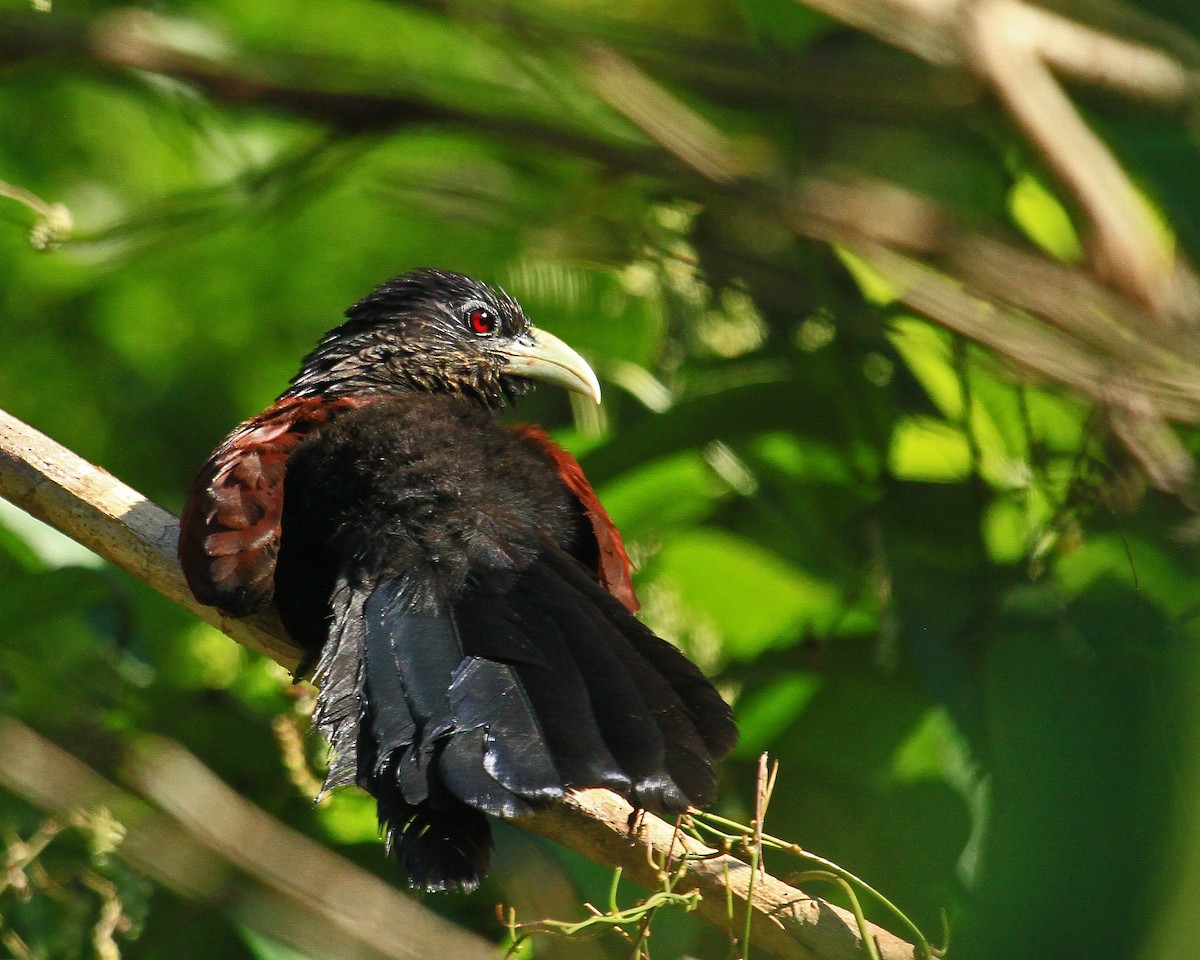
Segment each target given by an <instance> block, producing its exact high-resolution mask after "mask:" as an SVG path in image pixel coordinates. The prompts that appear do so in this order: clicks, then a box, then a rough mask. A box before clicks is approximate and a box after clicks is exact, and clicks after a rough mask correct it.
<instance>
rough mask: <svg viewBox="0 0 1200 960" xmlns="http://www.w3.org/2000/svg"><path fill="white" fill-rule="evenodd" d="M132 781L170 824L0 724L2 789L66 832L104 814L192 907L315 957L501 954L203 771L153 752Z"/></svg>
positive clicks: (186, 760)
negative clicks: (219, 910)
mask: <svg viewBox="0 0 1200 960" xmlns="http://www.w3.org/2000/svg"><path fill="white" fill-rule="evenodd" d="M131 770H132V773H131V779H132V780H133V781H134V782H135V783H136V784H137V785H138V786H139V787H141V788H143V792H144V793H145V795H146V796H148V797H149V798H150V799H151V800H153V801H154V802H155V803H156V804H158V806H159V807H161V808H162V809H163V810H165V811H166V812H162V811H161V810H156V809H154V808H153V807H151V806H150V805H149V804H147V803H145V802H144V801H143V800H141V799H139V798H138V797H137V796H135V795H133V794H132V793H129V792H128V791H126V790H122V789H121V788H120V787H117V786H116V785H114V784H112V783H110V782H109V781H107V780H105V779H104V778H103V777H101V776H100V775H99V774H98V773H96V772H95V771H93V770H92V769H90V768H89V767H87V766H86V765H84V764H83V763H81V762H80V761H79V760H77V759H76V758H74V757H72V756H71V755H70V754H69V753H67V752H66V751H65V750H63V749H61V748H60V747H57V746H55V745H54V744H52V743H50V742H49V741H47V740H46V739H44V738H43V737H41V736H39V735H38V734H36V733H34V732H33V731H32V730H30V729H29V728H28V727H26V726H24V725H23V724H21V723H19V722H18V721H16V720H14V719H12V718H11V717H5V716H3V715H0V786H3V787H5V788H6V789H8V790H10V791H12V792H13V793H16V794H17V795H19V796H21V797H23V798H24V799H26V800H27V801H28V802H30V803H32V804H35V805H36V806H38V807H40V808H41V809H43V810H46V811H49V812H51V813H53V814H55V815H56V816H59V817H61V818H62V819H63V820H69V819H71V818H72V817H73V816H75V815H76V814H79V813H85V814H87V813H94V812H95V811H97V810H99V809H101V808H103V809H106V810H108V811H110V812H111V814H112V815H113V816H114V817H115V818H116V820H117V821H118V822H119V823H120V824H121V826H122V827H123V828H124V830H125V835H124V838H123V839H122V840H121V842H120V843H119V845H118V846H117V847H116V851H115V852H116V853H117V855H118V856H120V857H121V858H122V859H123V860H125V862H126V863H128V864H129V865H130V866H131V867H133V868H134V869H135V870H137V871H139V872H140V873H143V874H145V875H146V876H147V877H150V878H151V879H153V880H155V881H156V882H158V883H161V884H163V885H164V886H166V887H169V888H170V889H172V890H175V891H177V892H179V893H181V894H183V895H184V896H187V897H190V898H192V899H196V900H200V901H202V902H205V903H211V904H216V905H223V906H225V907H226V908H227V909H229V910H231V911H232V913H233V914H234V916H235V917H236V918H237V920H238V921H239V922H240V923H244V924H245V925H246V926H248V927H249V928H250V929H252V930H255V931H257V932H258V933H260V934H263V935H265V936H268V937H271V938H272V939H275V940H279V941H282V942H284V943H287V944H289V945H291V946H293V947H295V948H296V949H298V950H301V951H303V952H305V953H306V954H307V955H310V956H328V957H337V958H339V960H424V958H427V957H430V956H435V955H436V956H438V957H440V958H445V960H486V958H490V957H494V956H495V947H494V946H493V945H492V944H491V943H489V942H488V941H486V940H484V939H483V938H482V937H479V936H477V935H475V934H473V933H469V932H467V931H465V930H461V929H459V928H457V927H455V926H454V925H453V924H451V923H449V922H447V921H445V920H443V919H442V918H441V917H438V916H436V915H435V914H433V913H431V912H430V911H429V910H426V909H425V908H424V907H422V906H421V905H420V904H418V903H416V902H414V901H413V900H411V899H410V898H408V897H405V896H404V895H402V894H400V893H398V892H397V891H395V890H394V889H392V888H391V887H389V886H388V885H387V884H386V883H384V882H383V881H381V880H379V879H378V878H376V877H373V876H371V875H370V874H369V873H367V872H366V871H364V870H362V869H361V868H359V867H356V866H354V865H353V864H351V863H349V862H348V861H346V860H344V859H342V858H341V857H338V856H336V855H335V854H333V853H331V852H330V851H329V850H327V849H325V848H324V847H322V846H321V845H320V844H318V843H314V842H313V841H312V840H309V839H308V838H307V837H303V836H301V835H300V834H298V833H296V832H295V831H294V830H290V829H289V828H287V827H285V826H283V825H282V824H280V823H279V822H278V821H276V820H274V819H273V818H271V817H268V816H267V815H266V814H264V813H263V812H262V811H261V810H258V809H257V808H256V807H254V806H253V805H251V804H249V803H247V802H246V801H245V800H243V799H242V798H241V797H239V796H237V794H235V793H233V791H231V790H230V789H229V788H228V787H226V786H225V785H224V784H222V783H221V782H220V781H218V780H217V779H216V777H214V776H213V774H212V773H211V772H210V771H209V770H208V769H207V768H205V767H204V766H203V765H202V764H201V763H200V762H199V761H198V760H196V759H195V758H194V757H192V756H191V755H190V754H187V753H186V751H184V750H183V749H182V748H181V747H179V746H177V745H175V744H170V743H168V742H166V741H158V740H147V741H145V742H143V743H142V744H141V745H140V746H139V748H138V750H137V751H136V753H135V755H134V759H133V761H132V763H131Z"/></svg>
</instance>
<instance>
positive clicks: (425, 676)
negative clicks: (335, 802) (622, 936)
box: [314, 545, 734, 890]
mask: <svg viewBox="0 0 1200 960" xmlns="http://www.w3.org/2000/svg"><path fill="white" fill-rule="evenodd" d="M332 606H333V622H332V626H331V629H330V636H329V642H328V643H327V644H326V646H325V650H324V651H323V655H322V657H321V662H320V665H319V666H318V670H317V677H318V679H319V680H320V681H321V682H322V684H323V686H322V690H321V694H320V697H319V698H318V702H317V710H316V713H315V714H314V717H315V720H316V725H317V726H318V728H319V729H320V730H321V732H322V733H323V734H325V736H326V737H327V739H328V740H329V742H330V745H331V747H332V748H333V762H332V764H331V768H330V773H329V777H328V778H327V779H326V789H328V788H331V787H334V786H338V785H340V784H343V783H347V782H350V781H351V780H354V781H356V782H357V783H358V784H359V785H360V786H362V787H363V788H364V789H366V790H368V791H369V792H370V793H371V794H372V795H373V796H374V797H375V799H376V802H377V804H378V811H379V819H380V823H381V824H382V825H383V827H384V829H385V832H386V837H387V842H388V845H389V847H390V848H391V849H392V850H393V852H394V853H395V854H396V856H397V858H398V859H399V860H400V862H401V864H402V865H403V867H404V870H405V871H406V872H407V874H408V876H409V879H410V881H411V882H412V884H413V886H415V887H418V888H420V889H423V890H452V889H460V890H473V889H475V888H476V887H477V886H478V885H479V883H480V881H481V880H482V878H483V875H484V874H485V872H486V870H487V865H488V859H489V856H490V850H491V836H490V831H489V829H488V824H487V819H486V817H485V814H493V815H497V816H505V817H512V816H517V815H523V814H527V813H529V812H532V811H533V810H534V809H536V807H538V806H539V805H542V804H544V803H546V802H549V801H552V800H554V799H557V798H559V797H561V796H562V794H563V792H564V790H565V789H567V788H569V787H579V788H583V787H593V786H604V787H608V788H609V789H612V790H615V791H616V792H618V793H620V794H622V795H624V796H625V797H627V798H628V799H630V800H631V801H632V802H634V803H635V804H636V805H638V806H645V807H650V808H653V809H659V810H682V809H685V808H686V807H687V806H688V805H689V804H695V805H703V804H705V803H708V802H710V801H711V799H712V796H713V794H714V792H715V780H714V776H713V771H712V763H713V758H714V756H718V755H720V754H722V753H724V752H726V751H727V750H728V749H729V747H730V746H731V745H732V742H733V739H734V734H733V725H732V719H731V715H730V711H729V708H728V707H727V706H725V704H724V701H723V700H721V698H720V697H719V695H718V694H717V693H716V692H715V691H714V690H713V689H712V688H711V686H709V684H708V681H707V680H705V679H704V678H703V676H702V675H701V674H700V672H699V670H698V669H697V668H696V667H694V666H693V665H692V664H691V663H690V662H689V661H688V660H686V658H684V657H683V655H682V654H680V653H679V652H678V651H677V650H675V649H674V648H673V647H671V646H670V645H669V644H667V643H666V642H665V641H662V640H660V639H659V638H658V637H656V636H654V634H653V633H651V632H650V631H649V630H648V629H647V628H645V627H644V626H643V625H642V624H641V623H640V622H639V621H638V620H637V619H636V618H634V617H633V615H632V614H630V613H629V612H628V611H627V610H626V609H625V608H624V607H623V606H622V605H621V604H620V603H619V602H617V601H616V600H614V599H613V598H612V597H610V596H609V595H608V594H607V593H606V592H605V590H604V588H603V587H601V586H600V585H599V584H598V583H597V582H596V581H595V580H594V579H593V578H591V577H590V576H589V574H588V572H587V571H586V570H584V569H583V568H582V567H581V566H580V565H579V564H578V562H577V561H575V560H574V559H573V558H571V557H569V556H568V555H566V554H565V553H562V552H561V551H560V550H559V549H558V548H557V547H555V546H552V545H547V546H546V548H545V551H544V552H543V553H542V555H541V556H540V557H539V558H538V559H537V560H535V561H534V562H533V563H532V564H531V565H530V566H528V567H527V568H525V569H524V570H522V571H519V572H513V571H509V572H508V573H506V574H504V575H501V576H493V577H490V578H486V579H485V580H484V581H483V582H482V583H474V584H472V585H471V586H470V587H469V588H468V589H467V591H466V592H465V593H464V594H463V595H461V596H460V597H458V598H457V599H456V600H454V602H449V601H446V600H444V599H440V597H439V590H438V589H437V583H436V580H435V579H434V578H433V577H427V578H426V579H424V580H420V581H418V580H416V579H414V578H413V577H412V576H411V575H410V576H407V577H393V578H388V579H384V580H381V581H379V582H377V583H371V582H365V583H361V584H352V583H349V582H347V581H346V580H344V579H343V580H339V582H338V586H337V589H336V591H335V593H334V596H333V601H332Z"/></svg>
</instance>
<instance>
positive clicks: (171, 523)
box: [0, 412, 914, 960]
mask: <svg viewBox="0 0 1200 960" xmlns="http://www.w3.org/2000/svg"><path fill="white" fill-rule="evenodd" d="M0 496H3V497H4V498H5V499H7V500H10V501H12V502H13V503H14V504H16V505H17V506H19V507H21V508H22V509H23V510H25V511H27V512H28V513H30V514H32V515H33V516H35V517H37V518H38V519H39V520H42V521H44V522H46V523H48V524H50V525H51V526H53V527H55V528H57V529H58V530H60V531H61V532H63V533H65V534H66V535H67V536H69V537H71V538H72V539H74V540H76V541H78V542H79V543H81V544H83V545H84V546H86V547H88V548H89V549H91V550H93V551H95V552H96V553H98V554H99V555H100V556H102V557H104V558H105V559H106V560H109V561H111V562H112V563H114V564H116V565H117V566H119V567H120V568H121V569H123V570H125V571H127V572H128V573H130V574H132V575H133V576H134V577H136V578H137V579H138V580H141V581H142V582H143V583H145V584H147V585H148V586H150V587H152V588H153V589H155V590H158V591H159V592H160V593H162V594H163V595H164V596H167V597H168V598H170V599H171V600H174V601H175V602H176V603H178V604H180V605H181V606H183V607H185V608H187V609H188V610H190V611H192V612H193V613H195V614H196V615H197V616H200V617H203V618H204V619H205V620H207V621H208V622H209V623H212V624H213V625H214V626H216V627H217V628H219V629H220V630H222V631H224V632H225V633H226V634H228V635H229V636H230V637H232V638H233V639H234V640H237V641H238V642H239V643H242V644H244V645H246V646H248V647H250V648H251V649H253V650H257V651H260V652H263V653H266V654H267V655H268V656H270V657H272V658H273V659H275V660H277V661H278V662H280V663H282V664H283V665H284V666H287V667H289V668H294V666H295V664H296V659H297V657H296V651H295V650H294V648H293V647H291V646H290V645H289V644H288V643H287V642H286V641H285V640H284V639H283V635H282V632H281V628H280V627H279V626H278V625H277V624H276V623H274V622H273V621H271V620H270V619H268V618H259V619H257V620H256V621H255V622H254V623H253V624H251V623H249V622H247V621H241V620H232V619H229V618H223V617H221V616H219V615H216V614H215V613H214V611H212V610H211V609H210V608H208V607H202V606H200V605H199V604H197V603H196V602H195V600H194V599H193V598H192V596H191V594H190V593H189V592H188V591H187V587H186V585H185V584H184V583H183V579H182V575H181V573H180V571H179V567H178V563H177V561H176V559H175V543H176V537H177V533H178V526H177V523H176V521H175V518H174V517H172V516H171V515H170V514H169V513H167V512H166V511H164V510H162V509H161V508H160V507H158V506H156V505H155V504H153V503H151V502H150V501H149V500H147V499H146V498H145V497H143V496H141V495H140V494H138V493H137V492H136V491H134V490H132V489H131V488H129V487H127V486H126V485H125V484H123V483H121V482H120V481H119V480H117V479H116V478H114V477H113V476H111V475H110V474H108V473H106V472H105V471H103V470H101V469H99V468H98V467H95V466H93V465H91V464H89V463H88V462H87V461H85V460H83V459H81V458H80V457H78V456H76V455H75V454H73V453H71V452H70V451H69V450H66V449H65V448H63V447H62V446H60V445H59V444H56V443H55V442H54V441H53V440H50V439H49V438H48V437H46V436H44V435H42V434H40V433H38V432H37V431H36V430H33V429H32V428H30V427H29V426H27V425H25V424H23V423H21V422H20V421H19V420H16V419H15V418H13V417H11V416H9V415H8V414H6V413H3V412H0ZM0 740H2V741H4V742H5V744H6V745H7V744H8V742H9V741H8V738H7V737H5V736H3V734H2V732H0ZM9 749H15V748H11V747H10V748H9ZM5 757H6V754H4V753H3V752H0V768H4V767H6V766H7V763H6V762H5ZM58 759H60V760H62V762H63V763H64V764H67V761H69V760H70V758H65V759H64V758H58ZM70 762H71V763H75V764H78V762H77V761H73V760H70ZM73 769H74V768H73ZM131 770H132V774H131V776H132V779H133V781H134V782H135V783H136V784H137V786H138V788H139V790H140V791H142V792H143V793H144V794H145V795H146V796H148V797H150V798H151V799H153V800H154V801H155V803H157V804H158V805H159V806H161V807H162V808H164V809H165V810H168V811H169V812H171V813H172V814H173V815H174V816H175V817H177V818H178V819H179V821H180V822H182V823H183V824H184V825H185V826H186V827H187V830H188V832H189V834H190V835H191V836H192V837H194V838H195V839H196V840H197V841H199V842H200V843H202V844H203V845H204V846H205V847H206V848H207V849H211V850H216V851H217V852H219V853H220V854H221V855H222V856H227V857H231V858H232V857H234V856H236V857H237V863H238V865H239V866H240V867H241V868H243V869H245V870H246V871H247V872H249V873H251V874H252V875H254V876H255V877H256V878H258V879H260V880H261V881H263V882H265V883H267V884H268V885H278V884H281V883H291V884H295V885H296V886H295V887H294V892H299V891H300V890H301V889H303V882H302V877H304V876H307V874H306V873H305V870H307V868H305V869H304V870H301V869H300V868H298V867H297V866H296V865H295V864H294V863H292V862H291V861H290V860H286V859H285V861H284V863H286V868H281V866H280V864H279V861H278V860H276V859H274V858H273V857H272V856H271V854H270V851H269V850H268V849H265V848H263V847H262V845H261V844H259V843H256V842H255V841H254V830H255V829H256V827H255V826H254V825H255V824H256V823H258V821H257V819H256V818H257V817H258V816H259V814H257V813H253V814H251V813H247V812H246V811H244V810H243V811H242V813H241V814H239V816H238V818H235V819H234V820H233V821H232V822H233V823H239V822H240V823H242V824H243V827H234V826H228V832H227V825H229V824H230V823H231V821H230V819H229V814H228V813H227V812H226V811H228V810H230V809H232V808H237V804H240V803H244V801H241V800H240V799H239V798H237V797H236V795H235V794H233V793H232V791H229V790H228V788H227V787H224V786H223V785H221V784H219V783H216V782H214V781H213V780H212V779H211V775H210V774H207V771H204V770H203V768H202V767H200V765H199V764H198V762H197V761H195V760H194V758H190V757H188V756H186V755H184V754H181V753H180V752H179V751H178V749H170V750H168V749H166V748H165V747H162V746H159V747H156V748H154V749H153V750H152V751H151V753H150V754H149V755H143V757H142V759H140V760H138V761H136V762H135V763H134V764H133V765H132V766H131ZM75 775H76V776H77V777H78V778H82V779H83V780H87V777H86V776H85V774H84V773H83V772H80V771H78V770H76V771H75ZM89 782H90V781H89ZM79 789H80V790H81V791H83V790H84V788H83V787H80V788H79ZM114 789H115V788H114ZM180 790H183V791H184V792H185V793H190V794H198V795H199V796H200V797H201V802H200V809H203V810H204V811H205V813H204V814H203V815H202V816H197V815H196V814H195V810H196V809H197V808H195V807H190V806H189V805H188V804H189V801H187V800H186V799H184V797H183V794H181V793H180V792H179V791H180ZM64 795H70V792H69V791H65V793H64ZM44 802H45V803H46V804H51V802H52V798H49V797H46V798H44ZM52 808H53V807H52ZM237 809H241V808H237ZM632 812H633V811H632V808H630V806H629V805H628V804H627V803H625V801H623V800H621V799H620V798H619V797H617V796H615V795H614V794H611V793H609V792H608V791H604V790H588V791H583V792H580V793H576V794H573V795H571V796H570V797H569V799H568V800H567V802H565V803H563V804H560V805H557V806H555V807H552V808H550V809H548V810H547V811H545V812H544V813H541V814H539V815H538V816H536V817H532V818H529V819H527V820H524V821H522V824H523V825H524V826H527V827H528V828H529V829H531V830H535V831H536V832H538V833H541V834H543V835H544V836H547V837H550V838H551V839H554V840H556V841H558V842H559V843H561V844H563V845H564V846H567V847H570V848H571V849H573V850H576V851H578V852H579V853H582V854H583V855H584V856H587V857H590V858H591V859H593V860H596V861H598V862H600V863H604V864H610V865H612V866H622V867H624V868H625V870H626V875H627V876H629V877H631V878H632V879H634V880H637V881H640V882H642V883H646V884H650V885H654V884H655V879H656V878H655V873H654V871H653V870H652V869H651V868H650V866H649V864H648V862H647V847H649V848H650V851H651V852H652V853H653V854H654V855H655V856H656V857H657V858H658V859H660V860H662V861H663V862H668V861H670V860H672V859H673V858H676V857H679V856H680V855H681V851H683V850H686V851H687V853H689V854H697V853H700V852H705V853H707V854H712V855H713V858H712V859H705V860H692V861H690V863H689V865H688V868H687V872H686V877H685V879H684V881H683V882H682V884H681V889H689V888H697V889H699V890H700V891H701V892H702V894H703V895H704V898H705V899H704V902H703V904H702V906H701V912H702V914H703V915H704V916H705V917H706V918H707V919H708V920H709V921H710V922H713V923H715V924H717V925H719V926H721V927H723V928H724V927H725V926H726V922H727V921H726V898H727V895H728V896H729V897H730V898H731V900H732V903H733V907H734V912H735V916H738V917H742V916H744V915H745V911H746V910H747V909H750V910H751V911H752V913H753V938H754V942H755V943H756V944H758V945H760V946H761V947H762V948H763V950H764V951H767V952H770V953H771V954H772V955H774V956H777V957H781V958H784V960H840V958H851V957H859V956H861V955H862V947H861V942H860V939H859V936H858V929H857V924H856V922H855V919H854V917H853V916H852V915H851V914H849V913H847V912H846V911H844V910H842V909H841V908H839V907H836V906H833V905H832V904H829V903H826V902H825V901H823V900H820V899H817V898H815V897H809V896H808V895H807V894H805V893H803V892H802V891H800V890H797V889H795V888H793V887H789V886H788V885H787V884H784V883H782V882H781V881H778V880H775V879H774V878H772V877H766V878H760V879H758V880H756V882H755V885H754V889H753V891H751V890H750V887H749V867H748V866H747V865H746V864H744V863H742V861H740V860H737V859H735V858H733V857H730V856H716V855H715V853H716V852H715V851H711V850H707V848H704V847H702V846H701V845H699V844H697V843H695V842H694V841H690V840H688V841H682V840H681V839H680V838H679V836H678V834H677V831H675V829H674V828H673V827H672V826H671V825H670V824H667V823H665V822H664V821H662V820H660V819H658V818H657V817H655V816H653V815H650V814H645V815H643V816H642V817H641V818H640V821H639V825H638V828H637V830H636V832H634V833H631V832H630V822H631V820H630V817H631V814H632ZM310 852H311V851H310ZM312 855H313V856H318V854H315V853H313V854H312ZM320 855H321V856H329V855H328V854H320ZM307 856H309V853H305V854H304V857H307ZM318 873H319V871H318ZM726 875H728V877H729V886H728V892H727V888H726V883H725V877H726ZM305 895H307V894H305ZM871 929H872V936H873V937H874V938H875V940H876V941H877V943H878V944H879V947H880V956H881V957H882V958H883V960H912V957H913V956H914V948H913V947H912V945H911V944H908V943H906V942H905V941H903V940H900V939H899V938H898V937H895V936H893V935H892V934H890V933H888V932H887V931H885V930H883V929H881V928H879V927H872V928H871Z"/></svg>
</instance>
